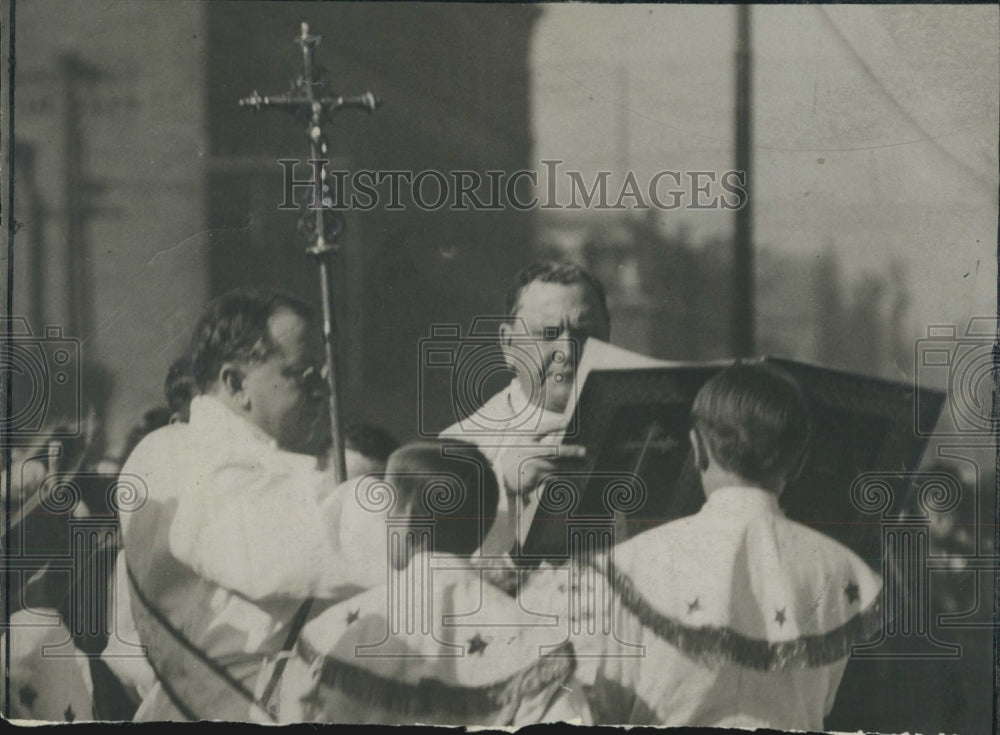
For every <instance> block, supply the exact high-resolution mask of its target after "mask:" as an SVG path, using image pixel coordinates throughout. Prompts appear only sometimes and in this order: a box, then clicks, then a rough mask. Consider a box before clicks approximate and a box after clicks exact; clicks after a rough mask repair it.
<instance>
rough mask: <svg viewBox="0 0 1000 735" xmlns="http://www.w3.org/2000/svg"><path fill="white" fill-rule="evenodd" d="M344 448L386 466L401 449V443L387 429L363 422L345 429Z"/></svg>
mask: <svg viewBox="0 0 1000 735" xmlns="http://www.w3.org/2000/svg"><path fill="white" fill-rule="evenodd" d="M344 448H345V449H353V450H354V451H355V452H357V453H358V454H361V455H364V456H365V457H367V458H368V459H371V460H374V461H376V462H381V463H382V464H385V463H386V462H388V461H389V456H390V455H391V454H392V453H393V452H394V451H396V450H397V449H398V448H399V442H398V441H396V438H395V437H394V436H393V435H392V434H390V433H389V432H388V431H386V430H385V429H382V428H380V427H378V426H375V425H374V424H366V423H363V422H360V423H356V424H351V425H350V426H348V427H347V428H346V429H344Z"/></svg>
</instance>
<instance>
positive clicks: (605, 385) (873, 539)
mask: <svg viewBox="0 0 1000 735" xmlns="http://www.w3.org/2000/svg"><path fill="white" fill-rule="evenodd" d="M758 359H760V360H762V361H765V362H769V363H772V364H775V365H777V366H779V367H781V368H782V369H784V370H785V371H787V372H789V373H790V374H791V375H792V376H794V377H795V378H796V379H797V380H798V381H799V383H800V385H801V386H802V389H803V391H804V393H805V395H806V399H807V401H808V404H809V410H810V414H811V418H812V434H811V439H810V450H809V456H808V458H807V461H806V464H805V468H804V470H803V472H802V473H801V475H800V476H799V477H798V478H797V479H796V480H795V481H794V482H793V483H791V484H790V485H789V487H788V488H787V489H786V490H785V492H784V494H783V495H782V506H783V507H784V508H785V511H786V513H787V514H788V516H789V517H790V518H793V519H795V520H799V521H802V522H804V523H807V524H809V525H813V526H815V527H816V528H818V529H820V530H822V531H823V533H826V534H827V535H829V536H832V537H834V538H836V539H838V540H839V541H841V542H842V543H844V544H846V545H847V546H848V547H850V548H852V549H853V550H854V551H855V552H857V553H859V554H860V555H861V556H862V557H864V558H867V559H871V560H876V559H878V558H879V557H880V543H881V539H880V535H879V532H878V528H879V526H878V522H877V521H878V519H877V518H875V517H873V516H870V515H864V514H863V513H862V512H861V511H860V510H859V509H858V508H856V507H855V504H854V503H852V501H851V487H852V485H853V484H854V482H855V481H856V480H857V479H858V478H859V477H860V476H862V475H864V474H866V473H883V474H884V475H885V480H886V482H887V483H889V484H890V485H895V486H897V490H898V492H896V493H895V494H896V496H897V497H903V495H904V494H905V492H906V488H905V485H906V483H907V473H909V472H912V471H913V470H915V469H916V466H917V465H918V463H919V461H920V458H921V456H922V454H923V451H924V448H925V444H926V437H920V436H917V434H916V432H915V431H914V426H915V421H917V420H918V416H917V413H916V412H920V416H919V421H920V422H921V423H920V425H932V424H933V422H934V420H935V419H936V417H937V415H938V414H939V413H940V411H941V408H942V405H943V401H944V394H943V393H941V392H939V391H931V390H926V389H917V388H915V387H914V386H912V385H907V384H903V383H897V382H893V381H887V380H882V379H879V378H871V377H867V376H862V375H855V374H851V373H847V372H844V371H840V370H832V369H829V368H823V367H818V366H815V365H809V364H806V363H802V362H797V361H793V360H786V359H779V358H772V357H762V358H758ZM732 363H733V360H732V359H725V360H715V361H710V362H699V363H690V362H668V361H663V360H655V359H653V358H650V357H646V356H644V355H639V354H637V353H634V352H629V351H628V350H623V349H621V348H617V347H613V346H612V345H609V344H607V343H604V342H600V341H598V340H593V339H591V340H588V342H587V344H586V346H585V349H584V352H583V355H582V358H581V361H580V365H579V368H578V370H577V385H576V390H574V391H573V393H572V397H571V400H570V405H569V406H568V407H567V419H568V421H567V429H566V432H565V435H564V437H563V442H564V443H569V444H580V445H583V446H585V447H586V449H587V459H586V461H585V462H584V466H583V467H581V468H580V469H579V471H576V472H573V473H570V474H567V475H566V476H552V477H550V478H549V480H548V481H547V482H546V484H545V486H544V488H543V490H542V492H541V493H540V494H539V496H538V502H537V503H536V504H533V505H534V506H535V507H533V508H532V510H533V517H531V518H523V519H522V526H521V528H522V534H523V538H522V539H521V554H522V556H524V557H528V558H531V557H535V558H542V559H553V560H558V559H560V558H566V557H567V556H568V554H569V547H570V543H571V536H572V532H573V528H574V527H577V526H587V525H590V526H595V524H596V525H600V523H601V522H602V521H606V522H607V523H608V524H610V525H611V526H613V527H614V529H615V530H614V534H615V536H614V538H615V542H620V541H621V540H624V538H627V537H629V536H632V535H635V534H636V533H641V532H642V531H644V530H646V529H649V528H652V527H654V526H656V525H658V524H661V523H665V522H668V521H671V520H674V519H676V518H680V517H682V516H685V515H689V514H691V513H695V512H697V510H698V509H699V508H700V507H701V504H702V502H703V501H704V496H703V493H702V490H701V484H700V478H699V476H698V472H697V471H696V468H695V466H694V462H693V458H692V452H691V446H690V441H689V439H688V431H689V429H690V418H689V417H690V411H691V404H692V403H693V401H694V397H695V395H696V394H697V392H698V390H699V389H700V388H701V386H702V385H703V384H704V383H705V382H706V381H707V380H708V379H709V378H710V377H711V376H712V375H714V374H715V373H716V372H717V371H719V370H721V369H724V368H725V367H727V366H729V365H731V364H732ZM595 527H596V526H595Z"/></svg>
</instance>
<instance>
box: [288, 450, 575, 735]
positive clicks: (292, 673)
mask: <svg viewBox="0 0 1000 735" xmlns="http://www.w3.org/2000/svg"><path fill="white" fill-rule="evenodd" d="M362 483H363V484H362V485H360V486H359V487H358V489H357V493H356V496H357V498H358V500H359V502H361V503H363V504H365V505H366V506H368V507H369V509H370V510H371V512H379V513H383V514H384V516H385V518H386V534H385V536H383V539H384V542H383V546H382V549H383V550H384V552H383V553H384V554H385V556H384V559H386V561H387V562H388V564H387V567H388V571H387V573H386V576H384V577H383V579H385V584H383V585H381V586H379V587H376V588H374V589H372V590H369V591H368V592H365V593H362V594H361V595H358V596H356V597H354V598H351V599H350V600H347V601H346V602H343V603H341V604H339V605H336V606H334V607H332V608H329V609H328V610H326V611H324V612H323V613H322V614H320V615H319V616H318V617H316V618H315V619H314V620H312V621H311V622H309V623H308V624H307V625H306V627H305V628H304V629H303V632H302V636H301V637H300V639H299V643H298V645H297V647H296V653H295V656H294V657H293V659H292V660H291V661H290V662H289V664H288V667H287V669H286V671H285V677H284V680H283V681H282V684H281V695H280V719H281V721H283V722H297V721H312V722H333V723H355V724H370V723H380V724H418V723H422V724H447V725H486V726H508V725H515V726H520V725H526V724H532V723H535V722H541V721H553V720H574V719H580V720H582V719H583V718H585V717H586V705H585V703H584V701H583V700H582V698H581V697H580V695H579V689H580V688H579V687H578V686H575V685H573V684H572V681H571V677H572V674H573V671H574V668H575V661H574V657H573V649H572V647H571V646H568V645H564V644H563V639H564V638H565V635H564V634H563V633H562V632H561V630H560V629H559V628H556V627H553V626H552V623H551V621H550V620H549V619H548V618H547V617H546V616H542V615H535V614H532V613H529V612H526V611H525V610H523V609H521V608H520V607H519V606H518V605H517V603H516V602H515V600H514V599H513V598H512V597H510V596H509V595H508V594H507V593H506V592H505V591H503V590H501V589H500V588H498V587H495V586H494V585H493V584H491V583H490V582H489V581H488V580H487V579H486V575H484V573H483V572H482V571H480V570H477V569H474V568H473V567H472V566H471V565H470V560H469V557H470V555H471V554H473V552H475V551H476V550H477V549H478V548H479V547H480V545H481V544H482V538H483V536H484V535H485V534H486V533H488V532H489V529H490V527H491V525H492V523H493V521H494V517H495V516H496V509H497V501H498V488H497V482H496V478H495V476H494V474H493V472H492V469H491V467H490V464H489V462H488V461H487V460H486V458H485V457H484V456H483V455H482V454H481V452H480V451H479V450H478V449H476V448H475V447H474V446H472V445H469V444H465V443H464V442H459V441H454V440H453V441H439V442H424V443H417V444H410V445H406V446H404V447H402V448H401V449H399V450H397V451H396V452H394V453H393V454H392V455H391V457H390V459H389V463H388V467H387V471H386V475H385V478H384V479H373V478H367V479H365V480H363V481H362ZM365 483H367V484H365ZM567 684H569V685H570V686H566V685H567Z"/></svg>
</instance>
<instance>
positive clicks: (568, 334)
mask: <svg viewBox="0 0 1000 735" xmlns="http://www.w3.org/2000/svg"><path fill="white" fill-rule="evenodd" d="M610 332H611V317H610V315H609V313H608V308H607V303H606V299H605V295H604V288H603V287H602V286H601V283H600V281H598V280H597V279H596V278H595V277H594V276H593V275H591V274H590V273H588V272H587V271H585V270H584V269H582V268H580V267H579V266H576V265H573V264H569V263H535V264H532V265H529V266H527V267H526V268H524V269H522V270H521V272H520V273H518V274H517V276H516V277H515V279H514V283H513V284H512V285H511V288H510V289H509V291H508V293H507V322H505V323H504V324H501V325H500V334H499V337H500V347H501V349H502V350H503V353H504V359H505V361H506V363H507V366H508V367H509V368H510V370H511V371H513V372H514V374H515V377H514V379H513V380H512V381H511V384H510V385H509V386H508V387H507V388H505V389H503V390H502V391H500V392H499V393H497V394H496V395H494V396H493V397H492V398H490V399H489V400H488V401H487V402H486V403H485V404H484V405H483V406H481V407H480V408H479V409H478V410H477V411H475V412H474V413H473V414H472V415H471V416H467V417H465V418H463V419H462V420H460V421H459V422H457V423H455V424H454V425H452V426H450V427H448V428H447V429H445V430H444V431H443V432H442V433H441V437H442V438H457V439H462V440H464V441H467V442H472V443H474V444H476V445H477V446H478V447H479V448H480V450H482V452H483V454H484V455H486V457H487V458H488V459H489V460H490V462H491V463H492V464H493V466H494V470H495V472H496V475H497V479H498V481H499V483H500V487H501V490H502V491H503V492H501V493H500V505H499V507H498V510H497V520H496V523H495V524H494V526H493V530H492V531H491V533H490V535H489V536H488V537H487V538H486V540H485V542H484V544H483V548H482V550H481V554H482V555H483V556H485V557H490V558H493V559H500V558H502V557H503V555H506V554H508V553H511V552H512V551H515V552H516V546H517V542H518V541H523V539H524V537H525V536H526V534H527V530H528V529H527V528H526V527H524V525H521V526H520V527H519V521H521V519H522V518H523V519H524V521H523V523H524V524H525V525H526V524H527V523H528V522H529V519H530V515H529V516H526V515H525V512H526V510H527V509H528V507H529V506H531V505H532V504H533V503H534V501H535V498H534V494H535V491H536V489H537V486H538V483H539V482H540V481H541V480H542V479H543V478H544V476H545V475H546V474H548V473H552V472H558V471H561V470H567V469H572V468H573V467H574V462H575V461H576V460H579V459H580V458H581V457H582V456H583V452H584V449H583V448H582V447H578V446H573V445H560V442H561V441H562V435H563V432H564V430H565V428H566V417H565V415H564V410H565V408H566V405H567V402H568V401H569V400H570V397H571V395H572V391H573V390H574V388H573V386H574V378H575V375H576V369H577V365H578V363H579V359H580V356H581V353H582V350H583V345H584V344H585V343H586V341H587V339H588V338H589V337H597V338H598V339H601V340H604V341H607V339H608V337H609V335H610ZM461 387H462V386H459V388H461ZM478 387H479V386H473V389H478ZM518 531H520V537H518Z"/></svg>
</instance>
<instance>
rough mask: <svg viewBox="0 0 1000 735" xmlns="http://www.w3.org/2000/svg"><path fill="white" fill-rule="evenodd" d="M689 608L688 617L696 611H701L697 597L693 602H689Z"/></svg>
mask: <svg viewBox="0 0 1000 735" xmlns="http://www.w3.org/2000/svg"><path fill="white" fill-rule="evenodd" d="M687 606H688V615H690V614H691V613H693V612H694V611H695V610H701V603H700V602H698V598H697V597H695V598H694V600H692V601H691V602H689V603H688V604H687Z"/></svg>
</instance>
